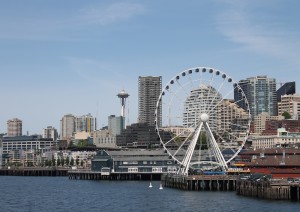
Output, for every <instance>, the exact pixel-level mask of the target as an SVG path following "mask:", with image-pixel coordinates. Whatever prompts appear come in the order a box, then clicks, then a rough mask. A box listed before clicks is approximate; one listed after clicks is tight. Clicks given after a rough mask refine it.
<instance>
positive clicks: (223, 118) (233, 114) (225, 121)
mask: <svg viewBox="0 0 300 212" xmlns="http://www.w3.org/2000/svg"><path fill="white" fill-rule="evenodd" d="M249 119H250V117H249V113H247V112H246V111H245V110H244V109H243V108H240V107H239V106H238V105H237V104H236V103H234V100H228V99H224V100H223V101H222V103H221V104H220V105H219V106H218V110H217V121H218V123H217V132H218V133H219V134H220V135H222V134H223V133H224V132H232V133H235V134H236V133H245V130H246V129H244V127H248V125H247V124H248V121H249ZM242 128H243V129H242Z"/></svg>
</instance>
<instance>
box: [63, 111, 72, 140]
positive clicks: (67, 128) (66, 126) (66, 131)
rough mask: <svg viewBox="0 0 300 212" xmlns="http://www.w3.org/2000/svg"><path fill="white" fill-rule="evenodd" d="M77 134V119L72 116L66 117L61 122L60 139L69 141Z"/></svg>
mask: <svg viewBox="0 0 300 212" xmlns="http://www.w3.org/2000/svg"><path fill="white" fill-rule="evenodd" d="M74 132H75V117H74V116H73V115H72V114H67V115H64V117H63V118H62V119H61V120H60V139H61V140H68V139H70V138H71V137H72V136H73V133H74Z"/></svg>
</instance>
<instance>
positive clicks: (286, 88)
mask: <svg viewBox="0 0 300 212" xmlns="http://www.w3.org/2000/svg"><path fill="white" fill-rule="evenodd" d="M295 93H296V83H295V82H287V83H284V85H282V86H281V87H280V88H279V89H278V90H277V91H276V96H277V102H281V96H283V95H290V94H295Z"/></svg>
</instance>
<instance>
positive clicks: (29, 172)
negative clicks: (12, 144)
mask: <svg viewBox="0 0 300 212" xmlns="http://www.w3.org/2000/svg"><path fill="white" fill-rule="evenodd" d="M68 171H69V169H65V168H57V167H49V168H46V167H45V168H43V167H18V168H10V169H8V168H5V169H0V176H1V175H2V176H39V177H41V176H51V177H56V176H57V177H58V176H68Z"/></svg>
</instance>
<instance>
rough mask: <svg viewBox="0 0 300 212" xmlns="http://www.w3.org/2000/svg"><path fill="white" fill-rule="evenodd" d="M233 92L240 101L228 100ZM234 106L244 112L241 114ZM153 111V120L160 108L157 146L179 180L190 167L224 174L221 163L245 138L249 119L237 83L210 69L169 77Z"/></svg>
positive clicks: (244, 99)
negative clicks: (174, 166) (175, 164)
mask: <svg viewBox="0 0 300 212" xmlns="http://www.w3.org/2000/svg"><path fill="white" fill-rule="evenodd" d="M227 82H228V83H227ZM236 91H238V92H239V96H240V97H241V98H239V100H237V101H236V100H233V96H234V94H235V93H234V92H236ZM239 105H243V106H244V105H245V106H247V107H248V109H247V110H243V109H242V108H241V107H239ZM156 107H157V110H156V113H155V114H158V112H157V111H158V110H159V109H160V107H161V109H160V110H162V111H163V112H162V114H161V116H160V117H161V118H162V122H163V123H164V125H165V126H164V127H162V126H159V125H158V124H156V131H157V133H158V134H159V136H158V137H159V140H160V142H161V144H162V145H163V147H164V149H165V150H166V152H167V153H168V154H169V155H170V156H171V157H172V158H173V159H174V160H175V161H177V162H178V164H180V168H179V171H178V173H180V174H188V170H189V167H190V165H191V166H193V167H194V164H195V165H196V164H198V165H197V166H198V168H200V169H212V170H213V169H215V168H222V170H226V169H227V164H226V162H228V161H231V160H232V159H233V158H234V157H235V156H236V155H237V154H238V153H239V152H240V151H241V149H242V147H243V146H244V144H245V142H246V138H247V136H248V134H249V129H250V121H251V120H250V119H249V117H251V116H250V110H249V105H248V102H247V99H246V96H245V94H244V93H243V91H242V90H241V87H240V86H239V85H238V83H235V82H234V81H233V80H232V79H231V78H230V77H228V76H227V75H226V74H224V73H222V72H220V71H218V70H216V69H213V68H205V67H199V68H192V69H186V70H184V71H182V72H180V73H179V74H178V75H175V77H174V78H172V79H171V80H170V81H169V83H168V84H167V86H166V87H165V88H164V90H163V92H162V93H161V95H160V98H159V102H158V103H157V105H156ZM227 111H228V112H227ZM155 119H156V123H157V121H159V117H158V116H157V115H156V117H155ZM176 126H177V127H178V129H176ZM200 126H202V127H200ZM174 127H175V128H174ZM199 127H200V128H199ZM179 128H180V129H179ZM164 130H166V131H170V136H171V137H168V139H167V140H163V139H164V138H167V137H165V135H164V134H162V133H163V131H164ZM168 136H169V135H168ZM231 141H234V142H231ZM236 141H237V142H236ZM222 143H224V145H223V144H222ZM226 144H228V145H226ZM223 146H224V147H225V148H226V147H228V148H233V149H234V152H233V154H234V155H233V157H231V158H230V159H228V161H225V160H224V157H223V155H222V153H221V150H220V148H223ZM192 164H193V165H192Z"/></svg>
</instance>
